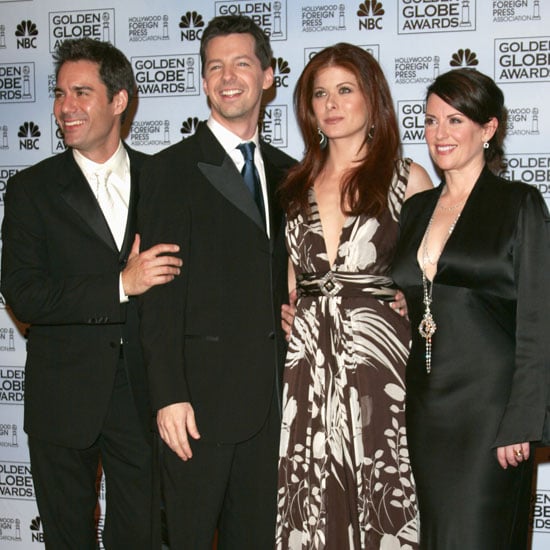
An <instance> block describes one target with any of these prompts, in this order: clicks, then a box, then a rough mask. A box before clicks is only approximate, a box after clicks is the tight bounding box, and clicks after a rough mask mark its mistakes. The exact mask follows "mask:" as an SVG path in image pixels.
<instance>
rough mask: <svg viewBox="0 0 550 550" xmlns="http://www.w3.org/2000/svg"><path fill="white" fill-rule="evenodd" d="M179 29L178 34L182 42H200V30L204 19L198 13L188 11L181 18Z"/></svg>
mask: <svg viewBox="0 0 550 550" xmlns="http://www.w3.org/2000/svg"><path fill="white" fill-rule="evenodd" d="M179 27H180V29H182V30H181V32H180V39H181V41H182V42H183V41H184V40H187V41H188V42H191V41H193V40H200V39H201V37H202V28H203V27H204V19H203V18H202V15H201V14H200V13H197V12H196V11H188V12H187V13H186V14H185V15H182V16H181V20H180V24H179Z"/></svg>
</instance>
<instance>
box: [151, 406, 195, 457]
mask: <svg viewBox="0 0 550 550" xmlns="http://www.w3.org/2000/svg"><path fill="white" fill-rule="evenodd" d="M157 426H158V429H159V433H160V437H162V440H163V441H164V442H165V443H166V445H168V447H170V449H172V450H173V451H174V452H175V453H176V454H177V455H178V456H179V457H180V458H181V459H182V460H185V461H187V460H189V459H190V458H191V457H192V456H193V452H192V451H191V446H190V445H189V436H191V437H192V438H193V439H199V438H200V434H199V430H198V429H197V424H196V422H195V413H194V411H193V407H192V406H191V403H174V404H172V405H168V406H167V407H164V408H162V409H159V411H158V412H157Z"/></svg>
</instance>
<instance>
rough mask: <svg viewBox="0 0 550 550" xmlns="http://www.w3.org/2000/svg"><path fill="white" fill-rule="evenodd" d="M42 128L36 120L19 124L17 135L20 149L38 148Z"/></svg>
mask: <svg viewBox="0 0 550 550" xmlns="http://www.w3.org/2000/svg"><path fill="white" fill-rule="evenodd" d="M40 135H41V134H40V128H39V127H38V124H35V123H34V122H24V123H23V124H22V125H21V126H19V131H18V132H17V137H18V138H19V149H20V150H21V149H25V150H27V151H28V150H38V149H39V146H38V138H39V137H40Z"/></svg>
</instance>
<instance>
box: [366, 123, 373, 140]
mask: <svg viewBox="0 0 550 550" xmlns="http://www.w3.org/2000/svg"><path fill="white" fill-rule="evenodd" d="M373 137H374V124H373V125H372V126H371V127H370V130H369V133H368V134H367V141H372V138H373Z"/></svg>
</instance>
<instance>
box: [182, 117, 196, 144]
mask: <svg viewBox="0 0 550 550" xmlns="http://www.w3.org/2000/svg"><path fill="white" fill-rule="evenodd" d="M198 125H199V118H198V117H196V116H195V117H187V119H186V120H184V121H183V123H182V125H181V130H180V134H181V135H182V139H185V138H188V137H190V136H192V135H193V134H194V133H195V131H196V130H197V126H198Z"/></svg>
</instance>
